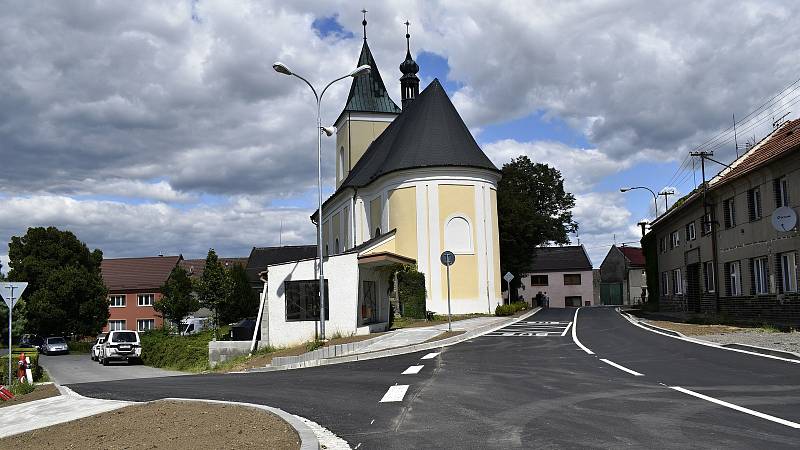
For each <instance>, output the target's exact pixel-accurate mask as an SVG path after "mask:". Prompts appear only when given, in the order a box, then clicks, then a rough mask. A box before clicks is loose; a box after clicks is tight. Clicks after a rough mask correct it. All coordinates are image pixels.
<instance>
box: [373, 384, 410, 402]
mask: <svg viewBox="0 0 800 450" xmlns="http://www.w3.org/2000/svg"><path fill="white" fill-rule="evenodd" d="M408 386H409V385H407V384H396V385H394V386H389V390H388V391H386V393H385V394H383V398H382V399H381V401H380V402H379V403H387V402H402V401H403V397H405V396H406V392H407V391H408Z"/></svg>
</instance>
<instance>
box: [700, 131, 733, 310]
mask: <svg viewBox="0 0 800 450" xmlns="http://www.w3.org/2000/svg"><path fill="white" fill-rule="evenodd" d="M734 123H735V122H734ZM689 155H690V156H697V157H699V158H700V173H701V174H702V176H703V219H702V220H701V221H700V223H701V226H700V229H701V230H702V229H704V228H705V227H704V226H703V225H704V223H705V221H706V219H707V218H710V225H711V253H712V254H711V259H712V261H714V280H719V279H720V278H719V276H717V275H718V274H719V263H718V258H717V233H716V230H715V229H714V226H715V224H716V218H715V217H714V214H710V213H709V205H708V198H707V196H708V183H707V182H706V159H709V160H711V161H714V162H716V163H718V164H722V163H720V162H718V161H717V160H715V159H712V158H711V156H713V155H714V152H705V151H702V152H690V153H689ZM722 165H724V166H727V164H722ZM728 167H730V166H728ZM719 291H720V288H719V287H716V288H715V289H714V297H715V298H716V310H717V312H719Z"/></svg>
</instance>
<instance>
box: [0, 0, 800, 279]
mask: <svg viewBox="0 0 800 450" xmlns="http://www.w3.org/2000/svg"><path fill="white" fill-rule="evenodd" d="M362 4H363V5H362ZM362 7H365V8H366V9H368V10H369V13H368V20H369V25H368V28H367V32H368V39H369V43H370V46H371V48H372V50H373V53H374V55H375V57H376V60H377V63H378V65H379V68H380V70H381V74H382V77H383V79H384V80H385V81H386V82H387V87H388V88H389V90H390V93H391V94H392V96H393V97H394V99H395V101H397V102H399V81H398V78H399V76H400V73H399V70H398V69H397V66H398V65H399V64H400V62H401V61H402V60H403V58H404V56H405V39H404V34H405V27H404V26H403V25H402V23H403V22H405V21H406V20H409V21H410V22H411V23H412V26H411V34H412V52H413V53H414V55H415V57H416V59H417V61H418V63H419V64H420V66H421V73H420V75H421V78H422V82H423V86H424V85H427V83H429V82H430V81H431V80H432V79H433V78H434V77H438V78H439V79H440V80H441V81H442V82H443V84H444V85H445V88H446V89H447V91H448V93H449V95H450V96H451V98H452V99H453V101H454V103H455V104H456V107H457V108H458V109H459V111H460V112H461V114H462V116H463V118H464V120H465V121H466V122H467V124H468V125H469V127H470V128H471V129H472V131H473V133H474V134H475V136H476V138H477V140H478V142H479V143H480V144H481V146H482V147H483V149H484V151H485V152H486V153H487V154H488V155H489V156H490V158H492V160H493V161H494V162H495V164H497V165H498V166H501V165H502V164H503V163H505V162H507V161H509V160H510V159H511V158H512V157H515V156H518V155H521V154H526V155H528V156H530V157H531V158H532V159H533V160H535V161H541V162H545V163H548V164H551V165H553V166H555V167H556V168H558V169H559V170H561V171H562V173H563V175H564V177H565V179H566V184H567V187H568V188H569V189H570V190H571V191H572V192H573V193H575V195H576V197H577V205H576V208H575V215H576V218H577V220H578V222H579V223H580V236H579V238H580V242H581V243H584V244H585V245H586V246H587V248H588V249H589V251H590V255H591V256H592V259H593V262H594V263H595V265H599V263H600V262H601V261H602V258H603V256H604V255H605V253H606V252H607V249H608V247H609V246H610V244H611V243H612V242H614V241H615V240H616V242H632V241H636V240H637V239H638V235H639V232H638V228H637V227H636V225H635V224H636V222H638V221H639V220H641V219H642V218H647V217H652V214H653V212H654V211H653V207H652V197H651V196H650V194H649V193H647V192H646V191H636V192H631V193H628V194H621V193H619V187H621V186H624V185H644V186H648V187H650V188H652V189H654V190H657V189H662V188H664V187H666V186H669V187H674V188H675V189H676V190H677V191H678V193H686V192H688V191H690V190H691V189H692V188H693V187H694V183H695V182H696V180H698V179H699V165H697V167H696V168H697V169H698V170H693V161H692V159H691V158H688V157H687V152H688V151H690V150H692V149H694V148H697V147H698V146H699V145H701V144H703V143H704V142H706V141H707V140H708V139H713V138H714V137H715V136H718V133H720V132H724V131H725V130H726V129H727V128H728V127H730V125H731V123H732V115H733V114H736V116H737V120H739V118H744V120H743V121H742V122H741V123H740V124H739V130H740V131H741V132H740V133H739V135H738V139H739V141H740V144H742V143H743V142H744V141H746V140H748V139H749V140H752V139H753V138H755V139H760V138H761V137H763V136H764V134H765V133H767V132H768V131H769V130H770V129H771V117H772V116H775V115H778V116H780V115H782V114H783V113H784V112H786V111H792V110H795V111H792V113H791V114H790V116H789V117H796V116H798V114H797V113H796V112H797V111H796V110H798V109H799V108H797V107H795V108H792V107H791V106H792V103H791V101H792V95H798V94H800V91H799V92H796V93H794V94H792V93H791V91H782V90H783V89H784V88H785V87H787V86H791V83H793V82H794V81H795V80H796V78H797V74H798V70H797V69H798V67H797V64H798V60H799V59H798V56H799V55H798V50H797V47H796V45H795V44H793V43H796V42H798V36H797V35H798V34H800V28H798V27H797V26H796V22H793V21H792V17H797V16H798V13H800V11H798V10H799V9H800V4H798V3H797V2H793V1H785V2H779V1H765V0H759V1H753V2H730V1H727V0H723V1H691V2H689V1H687V2H682V1H663V2H655V1H647V2H642V1H623V0H609V1H599V0H592V1H575V2H566V1H537V2H533V1H525V2H522V1H520V2H513V1H507V2H505V1H497V0H493V1H488V0H487V1H468V2H467V1H462V0H458V1H456V0H453V1H409V0H395V1H367V0H364V1H362V2H361V3H360V4H359V3H354V2H352V1H329V2H324V3H323V2H312V1H292V2H285V1H265V0H264V1H262V0H259V1H252V2H247V1H236V2H233V1H231V2H226V1H206V0H200V1H197V2H192V1H188V0H187V1H183V2H181V1H172V2H146V1H143V2H130V1H103V2H94V1H63V2H62V1H58V2H46V1H41V2H29V1H14V0H10V1H8V2H5V3H4V7H3V8H2V11H0V67H2V68H3V69H2V71H0V168H1V169H0V242H8V240H9V238H10V236H13V235H21V234H24V233H25V230H26V229H27V227H29V226H40V225H42V226H45V225H55V226H58V227H61V228H67V229H70V230H72V231H74V232H75V233H76V234H77V235H78V237H79V238H80V239H81V240H83V241H85V242H86V243H87V244H88V245H89V246H90V247H92V248H95V247H97V248H101V249H102V250H103V251H104V252H105V255H106V256H108V257H118V256H146V255H155V254H158V253H165V254H177V253H182V254H183V255H184V256H185V257H202V256H204V254H205V252H206V251H207V249H208V248H209V247H214V248H216V249H217V251H218V252H219V253H220V254H222V255H224V256H246V255H247V254H248V253H249V250H250V248H251V247H252V246H254V245H259V246H262V245H277V244H278V242H279V240H280V239H281V233H280V232H279V230H280V229H281V228H282V229H283V234H282V242H283V243H284V244H300V243H312V242H314V228H313V226H312V224H311V222H310V221H309V219H308V216H309V214H310V212H312V210H313V209H314V204H315V185H316V164H315V157H316V155H315V149H316V148H315V141H314V140H315V139H316V136H315V130H314V128H313V121H314V106H313V104H312V101H313V98H312V97H311V95H310V93H309V91H308V89H307V88H306V87H305V86H304V85H302V84H301V83H299V82H298V80H296V79H292V78H288V77H285V76H281V75H279V74H276V73H275V72H274V71H273V70H272V69H271V64H272V62H273V61H275V60H280V61H283V62H285V63H287V64H288V65H290V66H291V67H292V68H293V70H295V71H296V72H297V73H301V74H304V75H305V76H306V77H307V78H309V79H310V80H311V81H312V82H313V83H314V84H317V85H319V84H324V82H326V81H328V80H331V79H333V78H335V77H337V76H339V75H341V74H344V73H347V72H348V71H350V70H351V69H352V68H353V67H354V65H355V61H356V59H357V57H358V52H359V49H360V46H361V42H362V31H361V13H360V12H359V10H360V9H361V8H362ZM348 89H349V85H348V83H346V82H342V83H340V84H338V85H336V86H335V87H334V88H332V90H330V91H329V93H328V94H327V95H326V98H325V102H324V106H323V115H324V118H325V119H324V120H326V121H328V122H330V121H332V120H334V119H335V118H336V116H337V115H338V113H339V112H340V110H341V108H342V106H343V103H344V100H345V97H346V95H347V91H348ZM776 94H778V97H776V98H777V100H775V101H773V102H772V103H770V104H768V107H767V108H762V109H761V110H759V111H760V112H758V111H757V113H756V114H755V115H752V116H750V117H749V119H747V118H746V116H747V114H748V113H750V112H751V111H754V110H756V109H757V108H759V107H760V106H762V105H763V104H764V102H765V101H767V100H769V99H770V98H771V97H773V96H775V95H776ZM728 137H729V136H728V135H725V134H723V135H721V138H719V139H717V140H716V141H712V143H711V144H706V147H714V149H715V151H716V154H717V157H718V158H720V159H721V160H723V161H731V160H732V159H733V158H734V156H735V155H734V153H735V150H734V145H733V143H732V141H731V142H727V140H729V139H727V138H728ZM325 145H326V146H325V150H324V151H325V152H326V156H325V158H326V160H325V163H326V165H325V167H324V170H325V173H326V183H327V186H328V191H330V188H331V187H332V185H333V170H334V169H333V168H334V166H333V161H334V159H333V140H332V139H331V140H328V141H327V142H326V144H325ZM672 199H674V198H671V200H672ZM660 204H661V206H660V207H661V208H662V211H663V199H660ZM575 238H576V240H577V237H575ZM6 253H7V248H6V247H5V246H4V245H3V246H2V247H0V261H2V262H3V263H4V264H5V265H6V266H7V256H6Z"/></svg>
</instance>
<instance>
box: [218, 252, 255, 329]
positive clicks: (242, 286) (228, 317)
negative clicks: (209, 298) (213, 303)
mask: <svg viewBox="0 0 800 450" xmlns="http://www.w3.org/2000/svg"><path fill="white" fill-rule="evenodd" d="M227 272H228V280H229V282H230V285H231V290H230V295H229V296H228V299H227V300H226V301H225V302H224V304H223V305H222V306H221V308H220V321H222V322H223V323H230V322H235V321H237V320H240V319H244V318H247V317H255V316H256V314H258V296H257V295H256V294H255V292H253V288H251V287H250V280H248V279H247V272H246V271H245V269H244V267H243V266H242V265H241V264H233V265H231V266H230V267H229V268H228V269H227Z"/></svg>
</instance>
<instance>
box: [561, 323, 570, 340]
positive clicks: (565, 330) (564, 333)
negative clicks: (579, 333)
mask: <svg viewBox="0 0 800 450" xmlns="http://www.w3.org/2000/svg"><path fill="white" fill-rule="evenodd" d="M571 326H572V322H570V323H569V325H567V328H564V332H563V333H561V336H562V337H563V336H566V335H567V331H569V327H571Z"/></svg>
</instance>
